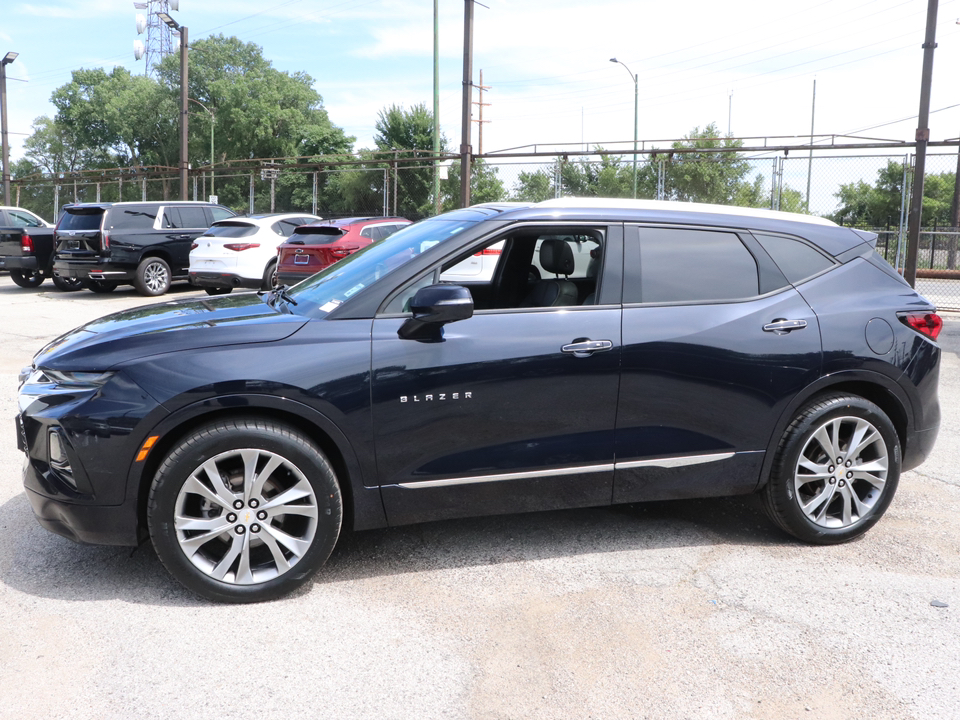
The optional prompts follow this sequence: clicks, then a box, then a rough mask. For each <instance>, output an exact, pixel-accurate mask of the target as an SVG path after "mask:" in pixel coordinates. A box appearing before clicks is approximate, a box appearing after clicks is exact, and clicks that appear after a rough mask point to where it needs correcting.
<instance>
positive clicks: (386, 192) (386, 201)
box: [383, 168, 390, 217]
mask: <svg viewBox="0 0 960 720" xmlns="http://www.w3.org/2000/svg"><path fill="white" fill-rule="evenodd" d="M387 173H388V170H387V168H383V217H387V215H389V214H390V183H389V182H388V181H387V177H388V174H387Z"/></svg>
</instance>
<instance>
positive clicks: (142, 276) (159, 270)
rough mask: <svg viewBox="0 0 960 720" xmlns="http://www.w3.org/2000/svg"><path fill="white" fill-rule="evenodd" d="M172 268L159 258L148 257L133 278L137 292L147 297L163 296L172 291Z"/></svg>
mask: <svg viewBox="0 0 960 720" xmlns="http://www.w3.org/2000/svg"><path fill="white" fill-rule="evenodd" d="M170 281H171V275H170V266H169V265H168V264H167V261H166V260H164V259H163V258H159V257H147V258H144V259H143V260H141V261H140V264H139V265H137V273H136V275H134V276H133V286H134V287H135V288H136V289H137V292H138V293H140V294H141V295H144V296H146V297H156V296H157V295H163V294H164V293H165V292H167V290H169V289H170Z"/></svg>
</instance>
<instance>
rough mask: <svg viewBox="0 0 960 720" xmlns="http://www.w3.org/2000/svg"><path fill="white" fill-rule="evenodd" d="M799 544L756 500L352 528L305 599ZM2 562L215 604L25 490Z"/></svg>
mask: <svg viewBox="0 0 960 720" xmlns="http://www.w3.org/2000/svg"><path fill="white" fill-rule="evenodd" d="M793 542H794V541H792V540H791V539H789V538H788V537H786V536H785V535H784V534H783V533H781V532H779V531H778V530H777V529H776V528H774V527H773V526H772V525H771V524H770V523H769V522H768V521H767V520H766V518H765V517H764V516H763V515H762V513H761V511H760V508H759V502H757V499H756V498H755V497H753V496H748V497H736V498H712V499H705V500H685V501H671V502H651V503H635V504H631V505H619V506H613V507H603V508H589V509H579V510H557V511H549V512H541V513H526V514H520V515H502V516H496V517H483V518H469V519H463V520H447V521H441V522H432V523H422V524H419V525H410V526H405V527H400V528H387V529H382V530H368V531H363V532H345V533H344V534H343V535H342V536H341V538H340V542H339V543H338V544H337V547H336V549H335V550H334V552H333V555H332V556H331V558H330V560H329V561H328V563H327V565H326V567H324V568H323V569H321V571H320V572H319V573H318V574H317V575H316V576H315V578H314V579H313V580H311V581H310V582H309V583H307V585H306V586H305V587H304V588H302V589H300V590H298V591H297V592H296V593H295V594H296V595H300V594H304V593H310V592H318V591H319V592H322V589H323V586H324V585H326V584H330V583H343V582H352V581H362V580H364V579H368V578H373V577H388V576H392V575H403V574H408V573H420V572H434V571H438V570H446V569H460V568H469V567H485V566H492V565H499V564H504V563H519V562H531V561H537V560H544V559H554V558H563V557H572V556H578V555H583V556H586V555H595V554H601V553H614V552H618V553H619V552H624V551H636V552H643V551H645V550H660V549H670V548H684V547H710V546H719V545H745V546H771V547H773V546H781V545H788V544H792V543H793ZM0 558H3V559H2V561H0V582H3V583H4V584H5V585H7V586H9V587H11V588H13V589H15V590H18V591H20V592H23V593H26V594H29V595H34V596H38V597H45V598H50V599H56V600H68V601H81V602H83V601H98V600H108V599H121V600H124V601H127V602H131V603H138V604H155V605H183V606H202V605H209V604H210V603H208V602H207V601H205V600H202V599H200V598H197V597H196V596H194V595H193V594H192V593H191V592H189V591H188V590H186V589H184V588H183V587H181V586H180V584H179V583H178V582H177V581H175V580H174V579H173V578H172V577H171V576H170V575H169V574H168V573H167V572H166V570H165V569H164V567H163V565H162V564H161V563H160V561H159V559H158V558H157V555H156V554H155V553H154V551H153V547H152V546H151V545H150V543H149V542H148V543H145V544H144V545H141V546H140V547H139V548H129V547H104V546H94V545H81V544H77V543H74V542H72V541H70V540H67V539H65V538H61V537H59V536H56V535H53V534H51V533H49V532H47V531H46V530H44V529H43V528H41V527H40V526H39V525H38V524H37V522H36V520H35V519H34V517H33V513H32V511H31V510H30V507H29V504H28V502H27V499H26V497H25V495H24V494H23V493H21V494H19V495H17V496H16V497H14V498H12V499H11V500H9V501H8V502H7V503H5V504H4V505H2V506H0Z"/></svg>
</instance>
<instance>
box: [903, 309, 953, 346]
mask: <svg viewBox="0 0 960 720" xmlns="http://www.w3.org/2000/svg"><path fill="white" fill-rule="evenodd" d="M899 317H900V322H902V323H903V324H904V325H909V326H910V327H912V328H913V329H914V330H916V331H917V332H918V333H920V334H922V335H926V336H927V337H928V338H930V339H931V340H936V339H937V336H938V335H939V334H940V330H941V328H943V320H942V319H941V318H940V316H939V315H937V314H936V313H900V315H899Z"/></svg>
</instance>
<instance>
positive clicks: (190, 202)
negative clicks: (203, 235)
mask: <svg viewBox="0 0 960 720" xmlns="http://www.w3.org/2000/svg"><path fill="white" fill-rule="evenodd" d="M124 205H152V206H155V207H161V206H164V207H169V206H172V205H200V206H202V207H222V206H220V205H217V204H216V203H209V202H207V201H206V200H124V201H123V202H92V203H69V204H65V205H63V208H64V209H66V210H73V209H79V208H87V209H89V208H104V209H106V208H109V207H114V206H124Z"/></svg>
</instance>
